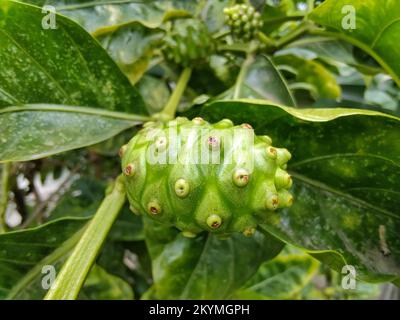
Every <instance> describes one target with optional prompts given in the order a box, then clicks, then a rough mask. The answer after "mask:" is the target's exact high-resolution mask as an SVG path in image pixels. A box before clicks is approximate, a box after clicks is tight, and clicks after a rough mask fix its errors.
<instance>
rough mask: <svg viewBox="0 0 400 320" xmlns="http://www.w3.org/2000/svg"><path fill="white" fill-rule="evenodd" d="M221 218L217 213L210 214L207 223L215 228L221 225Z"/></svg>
mask: <svg viewBox="0 0 400 320" xmlns="http://www.w3.org/2000/svg"><path fill="white" fill-rule="evenodd" d="M221 223H222V219H221V217H220V216H219V215H216V214H212V215H211V216H209V217H208V218H207V225H208V226H209V227H210V228H213V229H217V228H219V227H220V226H221Z"/></svg>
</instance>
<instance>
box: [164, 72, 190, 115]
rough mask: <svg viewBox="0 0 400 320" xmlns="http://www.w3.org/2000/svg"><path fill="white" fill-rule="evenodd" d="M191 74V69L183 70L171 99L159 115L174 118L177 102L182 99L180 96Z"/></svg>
mask: <svg viewBox="0 0 400 320" xmlns="http://www.w3.org/2000/svg"><path fill="white" fill-rule="evenodd" d="M191 74H192V69H191V68H189V67H186V68H185V69H183V71H182V73H181V75H180V76H179V79H178V82H177V84H176V87H175V89H174V91H173V92H172V95H171V97H170V98H169V100H168V102H167V104H166V105H165V107H164V109H163V111H162V112H161V115H162V116H164V117H165V118H168V119H173V118H175V113H176V108H177V107H178V104H179V101H180V100H181V98H182V94H183V92H184V91H185V89H186V86H187V84H188V82H189V79H190V76H191Z"/></svg>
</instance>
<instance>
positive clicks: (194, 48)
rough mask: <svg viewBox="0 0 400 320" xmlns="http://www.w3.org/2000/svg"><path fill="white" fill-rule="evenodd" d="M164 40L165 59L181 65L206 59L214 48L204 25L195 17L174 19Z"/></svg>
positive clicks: (185, 65) (186, 65)
mask: <svg viewBox="0 0 400 320" xmlns="http://www.w3.org/2000/svg"><path fill="white" fill-rule="evenodd" d="M164 42H165V48H164V55H165V57H166V59H167V60H170V61H173V62H174V63H176V64H178V65H181V66H183V67H190V66H192V65H193V64H196V63H201V62H204V61H206V60H207V59H208V57H209V56H210V55H211V54H212V53H213V52H214V48H215V46H214V42H213V39H212V37H211V35H210V34H209V32H208V30H207V27H206V25H205V24H204V23H203V22H202V21H200V20H197V19H180V20H176V21H174V24H173V26H172V28H171V30H170V31H169V32H168V33H167V35H166V37H165V39H164Z"/></svg>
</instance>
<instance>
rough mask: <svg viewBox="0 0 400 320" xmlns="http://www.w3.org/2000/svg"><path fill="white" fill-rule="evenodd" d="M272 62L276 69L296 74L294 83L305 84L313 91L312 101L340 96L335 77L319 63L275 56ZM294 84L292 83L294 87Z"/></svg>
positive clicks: (292, 56)
mask: <svg viewBox="0 0 400 320" xmlns="http://www.w3.org/2000/svg"><path fill="white" fill-rule="evenodd" d="M274 62H275V63H276V64H277V65H278V67H281V68H283V67H290V68H291V69H292V70H294V72H295V73H296V82H300V83H307V84H309V85H311V86H312V88H313V89H315V92H314V91H312V92H311V93H312V95H313V97H314V99H318V98H326V99H339V98H340V96H341V89H340V86H339V85H338V84H337V82H336V78H335V75H334V74H332V73H331V72H330V71H329V70H328V69H327V68H325V67H324V65H322V64H321V63H319V62H317V61H314V60H307V59H303V58H300V57H298V56H295V55H292V54H288V55H286V54H285V55H284V54H282V55H277V56H275V57H274ZM295 84H296V83H294V85H295Z"/></svg>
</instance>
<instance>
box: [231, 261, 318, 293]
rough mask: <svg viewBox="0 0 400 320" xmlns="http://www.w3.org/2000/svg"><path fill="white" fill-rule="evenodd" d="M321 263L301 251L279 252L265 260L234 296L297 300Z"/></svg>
mask: <svg viewBox="0 0 400 320" xmlns="http://www.w3.org/2000/svg"><path fill="white" fill-rule="evenodd" d="M318 267H319V263H318V262H317V261H316V260H315V259H313V258H312V257H310V256H307V255H304V254H303V255H302V254H297V255H296V254H291V255H287V254H280V255H279V256H278V257H276V258H275V259H273V260H271V261H267V262H264V263H263V264H262V265H261V266H260V268H259V269H258V271H257V273H256V274H255V275H254V276H253V277H251V279H250V280H249V281H247V282H246V284H245V285H244V286H243V288H241V289H240V290H239V291H238V292H236V293H235V295H234V298H235V299H294V298H295V297H296V295H297V294H299V293H300V291H301V290H302V289H303V288H304V287H305V286H306V285H307V284H308V283H310V281H311V280H312V278H313V277H314V276H315V275H316V273H317V271H318Z"/></svg>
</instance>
